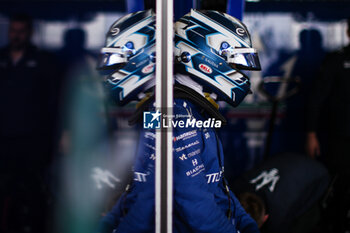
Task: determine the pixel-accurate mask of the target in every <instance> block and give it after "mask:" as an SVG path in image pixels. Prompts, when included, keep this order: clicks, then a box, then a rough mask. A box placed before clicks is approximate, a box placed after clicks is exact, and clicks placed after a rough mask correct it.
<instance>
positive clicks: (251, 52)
mask: <svg viewBox="0 0 350 233" xmlns="http://www.w3.org/2000/svg"><path fill="white" fill-rule="evenodd" d="M228 53H229V54H228V55H229V56H228V58H227V62H228V63H229V64H232V65H234V66H236V67H237V68H240V69H242V70H261V66H260V61H259V56H258V53H257V52H256V50H255V49H253V48H234V49H231V50H229V51H228Z"/></svg>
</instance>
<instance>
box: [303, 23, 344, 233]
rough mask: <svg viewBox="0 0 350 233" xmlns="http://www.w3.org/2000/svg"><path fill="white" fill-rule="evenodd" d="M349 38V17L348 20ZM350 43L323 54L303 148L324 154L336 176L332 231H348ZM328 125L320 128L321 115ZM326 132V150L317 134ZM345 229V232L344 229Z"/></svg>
mask: <svg viewBox="0 0 350 233" xmlns="http://www.w3.org/2000/svg"><path fill="white" fill-rule="evenodd" d="M347 24H348V25H347V35H348V37H349V38H350V18H349V19H348V20H347ZM349 86H350V45H348V46H346V47H344V48H342V49H341V50H339V51H335V52H333V53H330V54H329V55H327V56H326V58H325V60H324V61H323V64H322V66H321V67H320V71H319V74H318V76H317V79H316V80H315V82H314V85H313V91H312V93H311V96H310V101H309V108H308V110H309V111H308V121H307V123H308V125H307V126H308V129H307V130H308V131H307V139H306V150H307V153H308V155H309V156H310V157H312V158H315V157H316V156H318V155H321V154H323V155H324V154H325V155H326V159H325V160H326V163H327V165H328V167H329V169H330V172H331V174H332V175H333V176H334V177H335V178H336V181H335V186H334V195H335V198H334V200H335V203H334V204H335V205H334V212H333V214H330V216H332V217H333V219H334V220H333V223H334V230H335V231H334V232H348V231H349V230H350V190H349V188H350V169H349V166H350V145H349V143H350V92H349V90H348V88H349ZM323 115H327V117H328V121H327V127H326V129H323V130H320V128H321V126H322V124H321V123H320V122H321V120H320V119H321V117H322V116H323ZM322 134H326V135H327V141H326V144H327V145H326V146H327V151H323V150H321V149H322V148H323V146H322V145H321V144H320V140H319V139H320V137H319V136H320V135H322ZM346 230H347V231H346Z"/></svg>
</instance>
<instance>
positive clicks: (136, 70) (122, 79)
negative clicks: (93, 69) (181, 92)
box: [97, 10, 155, 105]
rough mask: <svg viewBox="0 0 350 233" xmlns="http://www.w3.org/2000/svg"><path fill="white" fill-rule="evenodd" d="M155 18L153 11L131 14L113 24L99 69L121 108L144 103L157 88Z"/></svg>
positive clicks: (102, 52) (108, 33) (102, 53)
mask: <svg viewBox="0 0 350 233" xmlns="http://www.w3.org/2000/svg"><path fill="white" fill-rule="evenodd" d="M154 66H155V14H154V12H153V11H152V10H147V11H139V12H136V13H131V14H128V15H126V16H124V17H122V18H120V19H119V20H117V21H116V22H114V23H113V24H112V26H111V27H110V28H109V30H108V32H107V35H106V42H105V46H104V47H103V48H102V49H101V53H100V58H99V62H98V67H97V68H98V69H99V70H101V73H102V74H105V75H106V88H107V91H108V92H109V94H110V95H111V97H112V98H113V99H114V100H115V101H116V103H117V104H118V105H125V104H127V103H129V102H130V101H132V100H139V99H142V98H143V97H144V96H145V95H144V92H145V91H146V90H147V89H150V88H151V87H153V86H154V69H155V67H154Z"/></svg>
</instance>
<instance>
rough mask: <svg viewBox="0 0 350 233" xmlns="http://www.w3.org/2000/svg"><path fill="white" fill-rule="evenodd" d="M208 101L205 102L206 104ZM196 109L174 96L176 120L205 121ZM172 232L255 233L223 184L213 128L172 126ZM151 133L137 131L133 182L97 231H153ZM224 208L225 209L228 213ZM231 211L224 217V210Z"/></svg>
mask: <svg viewBox="0 0 350 233" xmlns="http://www.w3.org/2000/svg"><path fill="white" fill-rule="evenodd" d="M208 104H210V103H209V102H208ZM200 110H201V109H200V108H199V107H198V106H196V105H194V104H192V103H191V102H190V101H187V100H184V99H175V100H174V110H173V113H174V115H175V116H177V117H176V119H177V120H184V121H186V120H188V119H189V120H192V119H193V118H195V119H196V120H203V121H204V120H206V119H207V118H205V117H204V116H203V115H202V114H200ZM173 151H174V152H173V163H174V203H173V210H174V215H173V223H174V226H173V231H174V232H175V233H189V232H203V233H204V232H206V233H224V232H225V233H229V232H230V233H235V232H240V233H253V232H254V233H255V232H259V230H258V227H257V225H256V223H255V221H254V220H253V219H252V218H251V217H250V216H249V215H248V214H247V213H246V212H245V211H244V209H243V208H242V206H241V205H240V203H239V202H238V200H237V199H236V197H235V195H234V194H233V193H232V192H231V191H229V190H228V189H226V188H225V185H224V182H223V179H224V178H223V164H221V161H223V151H222V146H221V143H220V141H219V140H218V138H217V136H216V132H215V130H214V129H213V128H195V127H189V128H180V127H175V128H173ZM154 184H155V132H154V130H153V131H152V130H148V129H143V130H142V131H141V134H140V140H139V148H138V150H137V157H136V162H135V164H134V181H133V183H132V184H131V187H130V189H129V191H127V192H125V193H124V194H123V196H122V197H121V198H120V199H119V201H118V202H117V203H116V205H115V206H114V207H113V209H112V210H111V211H110V212H109V213H108V214H107V215H106V216H105V217H104V218H103V219H102V222H101V228H100V232H112V231H113V229H114V232H116V233H119V232H123V233H125V232H128V233H131V232H135V233H136V232H137V233H141V232H154V231H155V230H154V229H155V221H154V219H155V217H154V216H155V211H154V207H155V200H154V196H155V191H154V190H155V187H154ZM229 209H230V211H229ZM228 212H231V216H230V217H228V215H227V213H228Z"/></svg>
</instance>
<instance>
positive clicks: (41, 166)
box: [0, 14, 57, 233]
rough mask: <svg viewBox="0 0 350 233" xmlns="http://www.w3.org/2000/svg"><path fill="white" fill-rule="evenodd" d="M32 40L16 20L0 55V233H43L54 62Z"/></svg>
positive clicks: (29, 28) (28, 22) (29, 26)
mask: <svg viewBox="0 0 350 233" xmlns="http://www.w3.org/2000/svg"><path fill="white" fill-rule="evenodd" d="M32 34H33V21H32V18H31V17H30V16H28V15H24V14H18V15H15V16H13V17H12V18H11V19H10V24H9V30H8V41H9V43H8V45H7V46H6V47H4V48H2V49H1V50H0V155H1V162H0V166H1V169H0V214H1V219H2V222H1V225H0V229H1V230H0V231H1V232H39V233H40V232H44V231H45V230H44V229H45V223H46V222H45V220H46V217H45V216H46V214H47V213H46V210H47V200H48V194H47V191H46V185H45V182H44V174H45V172H46V169H47V166H48V164H49V162H50V160H51V154H52V149H53V148H52V147H53V135H54V128H55V115H56V113H55V111H56V102H57V101H56V96H57V89H56V85H55V82H56V81H57V78H56V74H57V70H56V68H55V61H54V58H53V56H52V55H50V54H49V53H47V52H45V51H42V50H40V49H38V48H37V47H36V46H34V45H33V44H32V42H31V37H32Z"/></svg>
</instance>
